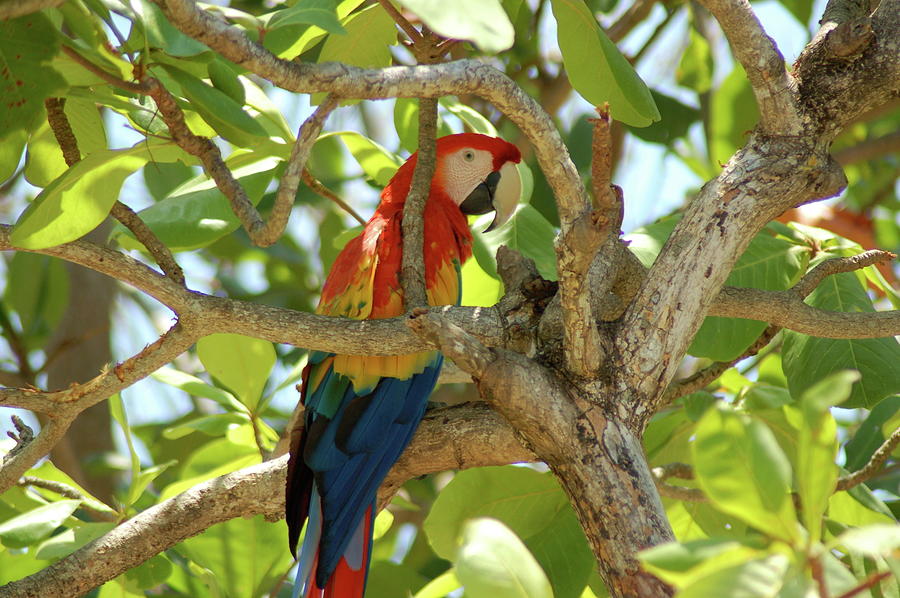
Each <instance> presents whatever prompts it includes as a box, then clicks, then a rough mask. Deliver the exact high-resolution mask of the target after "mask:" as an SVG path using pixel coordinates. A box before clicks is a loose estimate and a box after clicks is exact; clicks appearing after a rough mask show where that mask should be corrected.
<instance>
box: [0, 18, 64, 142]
mask: <svg viewBox="0 0 900 598" xmlns="http://www.w3.org/2000/svg"><path fill="white" fill-rule="evenodd" d="M58 51H59V37H58V35H57V32H56V29H55V28H54V27H53V25H52V24H51V23H50V20H49V19H48V18H47V17H46V16H45V15H44V14H43V13H42V12H34V13H31V14H29V15H25V16H24V17H19V18H17V19H9V20H0V65H2V68H0V139H5V138H6V136H7V135H8V134H10V133H12V132H14V131H17V130H19V129H30V128H32V127H33V126H34V125H35V124H36V120H37V119H38V118H39V117H40V116H41V115H42V114H43V113H44V98H46V97H48V96H51V95H53V94H54V93H58V92H60V91H61V90H62V89H64V88H65V85H66V82H65V80H64V79H63V78H62V77H61V76H60V74H59V73H57V72H56V71H55V70H54V69H53V68H51V67H50V65H49V64H48V62H49V61H50V59H52V58H53V56H54V55H56V53H57V52H58Z"/></svg>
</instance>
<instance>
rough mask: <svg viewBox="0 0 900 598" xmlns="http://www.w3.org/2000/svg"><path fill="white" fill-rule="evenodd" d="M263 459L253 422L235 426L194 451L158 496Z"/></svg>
mask: <svg viewBox="0 0 900 598" xmlns="http://www.w3.org/2000/svg"><path fill="white" fill-rule="evenodd" d="M260 461H261V459H260V454H259V447H258V446H257V445H256V440H255V438H254V434H253V428H252V426H251V425H250V424H249V423H247V424H246V425H243V426H240V427H236V428H231V429H229V430H228V432H227V433H226V434H225V438H220V439H218V440H213V441H212V442H208V443H206V444H204V445H203V446H202V447H200V448H199V449H197V450H196V451H194V452H193V453H191V454H190V456H189V457H188V458H187V459H185V460H184V464H183V466H182V470H181V472H180V477H179V479H178V480H177V481H175V482H172V483H171V484H169V485H168V486H166V487H165V488H164V489H163V491H162V492H161V493H160V495H159V498H158V499H157V500H158V502H162V501H164V500H166V499H167V498H172V497H173V496H175V495H177V494H180V493H181V492H184V491H185V490H187V489H188V488H192V487H194V486H196V485H197V484H199V483H201V482H205V481H207V480H211V479H213V478H217V477H219V476H222V475H225V474H226V473H231V472H232V471H236V470H238V469H241V468H243V467H249V466H251V465H256V464H257V463H259V462H260ZM285 552H287V551H285Z"/></svg>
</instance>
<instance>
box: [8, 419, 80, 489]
mask: <svg viewBox="0 0 900 598" xmlns="http://www.w3.org/2000/svg"><path fill="white" fill-rule="evenodd" d="M74 419H75V414H67V413H62V414H56V415H55V416H54V417H53V419H50V420H49V421H48V422H47V423H45V424H44V426H43V428H42V429H41V431H40V433H39V434H38V435H37V437H35V438H34V439H33V440H30V441H29V442H27V443H24V442H22V436H21V433H20V436H19V438H18V440H17V441H18V442H19V444H18V445H17V447H16V448H18V449H19V450H18V451H17V452H15V454H13V453H12V452H10V453H8V454H7V455H6V457H5V458H4V459H3V464H2V465H0V494H3V493H4V492H6V491H7V490H8V489H9V488H11V487H13V486H14V485H15V484H16V482H17V481H18V480H19V478H20V477H22V474H24V473H25V472H26V471H28V470H29V469H31V468H32V467H34V464H35V463H37V462H38V460H39V459H41V458H42V457H44V456H46V455H47V453H49V452H50V450H51V449H52V448H53V447H54V446H56V443H57V442H59V441H60V439H62V437H63V436H65V434H66V430H68V429H69V426H70V425H71V424H72V421H74Z"/></svg>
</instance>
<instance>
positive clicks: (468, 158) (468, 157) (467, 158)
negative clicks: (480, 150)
mask: <svg viewBox="0 0 900 598" xmlns="http://www.w3.org/2000/svg"><path fill="white" fill-rule="evenodd" d="M474 159H475V152H473V151H472V150H466V151H464V152H463V160H465V161H466V162H471V161H472V160H474Z"/></svg>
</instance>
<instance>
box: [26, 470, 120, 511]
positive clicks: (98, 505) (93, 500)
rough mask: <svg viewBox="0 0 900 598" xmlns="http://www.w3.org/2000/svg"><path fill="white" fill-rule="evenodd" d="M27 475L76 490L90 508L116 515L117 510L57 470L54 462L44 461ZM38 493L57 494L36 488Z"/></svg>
mask: <svg viewBox="0 0 900 598" xmlns="http://www.w3.org/2000/svg"><path fill="white" fill-rule="evenodd" d="M25 475H28V476H32V477H36V478H40V479H42V480H50V481H52V482H60V483H62V484H65V485H66V486H68V487H70V488H74V489H75V490H76V491H77V492H80V493H81V495H82V496H83V497H84V499H83V500H82V501H81V502H82V503H83V504H84V505H86V506H89V507H91V508H93V509H96V510H98V511H104V512H106V513H109V514H111V515H112V514H115V512H116V511H115V510H114V509H112V508H111V507H109V506H108V505H107V504H105V503H103V502H102V501H101V500H100V499H98V498H97V497H95V496H93V495H92V494H91V493H90V492H88V491H87V490H85V489H84V488H82V487H81V486H80V485H78V483H77V482H75V480H73V479H72V478H71V477H69V475H68V474H66V473H65V472H64V471H62V470H60V469H59V468H57V467H56V466H55V465H54V464H53V463H52V462H50V461H44V462H43V463H41V464H40V465H39V466H38V467H35V468H33V469H29V470H28V472H26V474H25ZM35 490H37V491H38V492H40V493H41V494H42V495H44V496H48V495H49V496H55V495H56V493H55V492H52V491H50V490H43V489H38V488H35Z"/></svg>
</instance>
